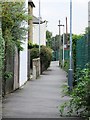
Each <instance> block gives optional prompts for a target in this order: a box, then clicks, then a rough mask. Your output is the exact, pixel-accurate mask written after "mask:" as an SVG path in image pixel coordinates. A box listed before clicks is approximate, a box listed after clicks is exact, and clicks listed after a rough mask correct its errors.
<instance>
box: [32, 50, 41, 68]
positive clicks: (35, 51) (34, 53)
mask: <svg viewBox="0 0 90 120" xmlns="http://www.w3.org/2000/svg"><path fill="white" fill-rule="evenodd" d="M38 57H39V49H38V48H32V49H31V50H30V67H31V68H32V60H33V59H35V58H38Z"/></svg>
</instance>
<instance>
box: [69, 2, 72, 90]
mask: <svg viewBox="0 0 90 120" xmlns="http://www.w3.org/2000/svg"><path fill="white" fill-rule="evenodd" d="M68 86H69V91H71V90H72V88H73V69H72V0H70V68H69V73H68Z"/></svg>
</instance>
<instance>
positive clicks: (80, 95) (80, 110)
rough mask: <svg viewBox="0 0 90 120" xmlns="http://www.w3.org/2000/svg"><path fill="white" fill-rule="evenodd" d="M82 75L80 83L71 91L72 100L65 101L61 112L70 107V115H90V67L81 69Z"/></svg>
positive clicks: (79, 79)
mask: <svg viewBox="0 0 90 120" xmlns="http://www.w3.org/2000/svg"><path fill="white" fill-rule="evenodd" d="M80 74H81V76H80V77H79V78H78V83H77V85H76V86H75V87H74V89H73V91H72V92H71V98H72V99H71V100H70V101H69V102H68V103H67V102H66V103H64V104H63V105H62V106H61V108H60V112H61V113H63V112H64V110H65V108H69V109H68V115H73V114H77V115H78V116H83V117H84V116H85V117H89V115H90V90H89V89H90V69H88V68H87V69H83V70H81V71H80Z"/></svg>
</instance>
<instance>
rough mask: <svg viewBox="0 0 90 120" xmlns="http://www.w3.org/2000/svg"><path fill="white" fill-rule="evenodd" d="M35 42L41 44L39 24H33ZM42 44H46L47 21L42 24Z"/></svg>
mask: <svg viewBox="0 0 90 120" xmlns="http://www.w3.org/2000/svg"><path fill="white" fill-rule="evenodd" d="M33 44H38V45H39V24H34V25H33ZM40 45H45V46H46V22H45V23H43V24H41V25H40Z"/></svg>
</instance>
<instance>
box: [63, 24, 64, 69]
mask: <svg viewBox="0 0 90 120" xmlns="http://www.w3.org/2000/svg"><path fill="white" fill-rule="evenodd" d="M63 67H64V25H63Z"/></svg>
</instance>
